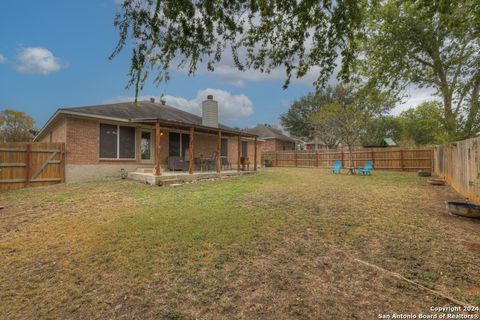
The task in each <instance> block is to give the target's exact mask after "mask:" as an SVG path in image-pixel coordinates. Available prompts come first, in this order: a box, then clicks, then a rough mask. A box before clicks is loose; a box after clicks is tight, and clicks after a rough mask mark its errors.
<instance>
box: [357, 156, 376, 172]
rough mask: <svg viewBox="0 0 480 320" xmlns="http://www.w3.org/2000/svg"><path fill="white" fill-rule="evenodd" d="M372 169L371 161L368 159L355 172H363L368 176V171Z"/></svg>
mask: <svg viewBox="0 0 480 320" xmlns="http://www.w3.org/2000/svg"><path fill="white" fill-rule="evenodd" d="M372 169H373V164H372V161H370V160H368V161H367V162H365V165H364V166H363V168H358V170H357V172H358V173H359V174H360V173H363V174H364V175H366V176H369V175H370V171H372Z"/></svg>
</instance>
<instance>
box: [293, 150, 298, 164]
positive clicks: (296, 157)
mask: <svg viewBox="0 0 480 320" xmlns="http://www.w3.org/2000/svg"><path fill="white" fill-rule="evenodd" d="M293 154H294V155H295V167H298V155H297V151H293Z"/></svg>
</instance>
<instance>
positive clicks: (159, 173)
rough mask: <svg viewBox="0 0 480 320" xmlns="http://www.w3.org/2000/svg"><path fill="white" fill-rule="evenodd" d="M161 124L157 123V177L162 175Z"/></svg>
mask: <svg viewBox="0 0 480 320" xmlns="http://www.w3.org/2000/svg"><path fill="white" fill-rule="evenodd" d="M160 138H161V132H160V123H159V122H158V121H157V122H156V123H155V175H157V176H159V175H161V174H162V170H161V168H160Z"/></svg>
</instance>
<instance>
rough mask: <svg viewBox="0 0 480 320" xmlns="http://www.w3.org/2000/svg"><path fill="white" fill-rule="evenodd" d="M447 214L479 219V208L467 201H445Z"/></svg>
mask: <svg viewBox="0 0 480 320" xmlns="http://www.w3.org/2000/svg"><path fill="white" fill-rule="evenodd" d="M445 203H446V205H447V209H448V212H450V213H451V214H454V215H457V216H462V217H468V218H477V219H480V206H478V205H476V204H473V203H470V202H468V201H446V202H445Z"/></svg>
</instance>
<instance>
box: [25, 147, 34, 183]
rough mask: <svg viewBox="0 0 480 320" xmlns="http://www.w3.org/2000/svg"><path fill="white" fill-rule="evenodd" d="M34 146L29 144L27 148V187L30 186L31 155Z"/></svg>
mask: <svg viewBox="0 0 480 320" xmlns="http://www.w3.org/2000/svg"><path fill="white" fill-rule="evenodd" d="M31 148H32V145H31V144H30V143H27V145H26V146H25V187H28V186H29V185H30V154H31Z"/></svg>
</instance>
